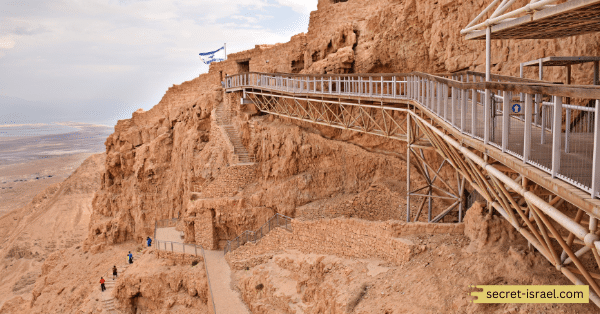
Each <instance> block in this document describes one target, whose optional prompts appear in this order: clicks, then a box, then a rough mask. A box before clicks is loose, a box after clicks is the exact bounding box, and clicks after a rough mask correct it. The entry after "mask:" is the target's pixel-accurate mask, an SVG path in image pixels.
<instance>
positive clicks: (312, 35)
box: [86, 0, 600, 247]
mask: <svg viewBox="0 0 600 314" xmlns="http://www.w3.org/2000/svg"><path fill="white" fill-rule="evenodd" d="M524 2H525V0H520V1H518V3H516V4H515V5H520V4H523V3H524ZM485 5H487V2H485V1H475V2H468V1H448V0H443V1H437V2H423V1H416V0H402V1H392V0H374V1H366V2H365V1H346V2H335V1H331V0H321V1H319V4H318V10H317V11H314V12H312V13H311V19H310V24H309V29H308V32H307V33H306V34H299V35H296V36H293V37H292V38H291V39H290V41H289V42H288V43H283V44H276V45H257V46H256V47H255V48H254V49H251V50H247V51H243V52H239V53H235V54H231V55H229V56H228V60H226V61H224V62H218V63H213V64H212V65H211V68H210V71H209V74H206V75H201V76H200V77H199V78H197V79H194V80H192V81H189V82H185V83H183V84H182V85H179V86H174V87H172V88H171V89H169V90H168V91H167V93H166V94H165V96H164V98H163V99H162V100H161V102H160V103H159V104H158V105H157V106H155V107H154V108H153V109H152V110H150V111H148V112H143V111H137V112H135V113H134V114H133V116H132V118H131V119H128V120H122V121H119V123H118V124H117V126H116V127H115V133H114V134H113V135H111V136H110V137H109V138H108V139H107V141H106V145H107V158H106V171H105V172H104V173H103V175H102V188H101V191H100V192H99V193H98V194H97V197H96V198H95V200H94V215H93V216H92V222H91V224H90V232H89V236H88V241H87V242H86V244H87V245H88V246H91V245H94V244H99V243H119V242H123V241H126V240H129V239H135V240H140V239H143V238H144V237H145V236H148V235H151V234H152V233H153V224H154V221H155V220H159V219H164V218H171V217H184V218H189V220H188V221H189V222H190V225H189V226H187V227H185V228H184V229H186V230H185V231H186V240H187V241H196V239H195V238H194V236H193V235H194V234H198V231H197V230H194V229H193V228H194V227H193V224H194V223H193V221H197V220H198V219H200V220H206V219H205V218H206V217H209V219H208V220H212V223H211V224H212V225H211V226H210V227H209V229H210V230H209V231H210V233H213V234H215V238H214V239H213V240H214V241H213V240H211V241H210V243H213V244H211V245H213V246H214V247H218V246H222V242H223V241H224V240H226V239H230V238H231V237H233V236H235V234H238V233H240V232H242V231H244V230H252V229H256V228H257V227H259V226H260V225H261V224H263V223H264V222H265V221H266V219H267V218H268V217H269V216H270V215H271V214H273V213H282V214H285V215H289V216H294V215H297V214H299V213H301V214H302V215H304V216H305V217H313V218H315V217H318V216H323V215H324V216H326V217H336V216H342V215H343V216H350V217H360V218H364V219H373V220H385V219H401V218H402V217H400V216H399V215H401V213H400V212H399V211H397V210H394V211H392V210H390V209H388V208H392V207H394V208H395V209H397V208H401V207H403V206H405V204H403V202H404V201H403V199H404V195H403V193H405V191H404V190H405V183H404V182H405V173H406V170H405V163H404V160H403V159H402V156H405V153H404V152H405V146H404V144H403V143H401V142H396V141H389V140H387V139H385V138H383V137H377V136H372V135H365V134H359V133H355V132H352V131H343V130H337V129H332V128H328V127H326V126H316V125H311V124H307V123H303V122H298V121H292V120H288V119H277V118H274V117H268V118H266V117H265V116H262V115H260V114H259V113H257V110H256V108H253V107H252V106H242V105H239V99H240V98H241V97H242V95H241V93H233V94H229V95H224V94H223V91H222V89H221V87H220V86H221V85H220V81H221V79H222V78H223V77H224V75H226V74H235V73H240V72H246V71H259V72H293V73H299V72H300V73H337V74H339V73H360V72H362V73H367V72H374V73H377V72H386V73H398V72H410V71H423V72H429V73H436V72H448V71H457V70H462V69H471V70H482V69H483V66H484V59H485V55H484V49H483V45H484V44H483V42H479V41H465V40H464V38H463V37H462V36H461V35H460V33H459V32H460V30H461V28H463V27H464V26H465V25H467V24H468V23H469V21H470V20H471V19H472V18H473V17H475V16H476V15H477V14H478V13H479V12H481V10H482V9H483V8H484V6H485ZM599 39H600V35H597V34H589V35H583V36H577V37H572V38H564V39H556V40H544V41H541V40H518V41H516V40H515V41H513V40H503V41H494V42H493V44H492V49H493V54H492V57H493V60H492V64H493V68H492V71H493V72H494V73H499V74H510V75H517V74H518V71H519V63H520V62H523V61H527V60H531V59H535V58H540V57H544V56H550V55H598V54H599V53H600V40H599ZM590 67H591V65H584V66H581V67H579V66H578V67H575V68H574V70H573V82H574V83H590V80H591V76H590V75H589V73H591V71H590V69H591V68H590ZM534 71H535V69H530V70H526V72H525V74H526V76H528V77H530V78H534V77H535V75H534V73H533V72H534ZM545 73H546V77H545V79H547V80H552V81H560V80H563V76H562V75H563V73H562V70H560V69H548V71H546V72H545ZM219 104H223V105H224V106H226V108H227V109H228V110H231V111H232V113H233V117H232V125H234V126H235V127H236V129H237V131H238V132H239V133H240V134H239V135H240V138H241V139H242V142H243V144H244V145H245V146H246V148H247V149H248V151H249V152H250V153H251V154H254V155H256V157H257V160H258V163H257V165H256V169H255V170H254V171H255V173H254V174H255V177H254V178H253V179H252V178H251V179H249V180H245V181H244V182H243V184H239V186H238V183H235V184H233V183H232V184H231V185H232V186H233V185H235V189H232V190H229V191H224V192H223V191H216V192H215V193H213V192H214V191H212V192H210V193H205V192H206V191H201V190H202V189H209V190H210V189H216V188H215V186H217V188H219V189H220V187H218V184H221V185H223V184H222V183H223V182H221V183H219V177H221V176H226V175H227V173H228V172H229V171H228V170H227V169H228V168H229V166H231V163H232V151H231V150H232V149H231V147H232V146H231V145H230V144H227V143H226V139H225V138H224V136H223V134H222V131H221V130H220V129H219V127H218V126H216V124H215V117H214V115H211V112H214V109H215V108H216V107H217V106H218V105H219ZM251 107H252V108H251ZM340 141H345V142H346V143H340ZM349 143H351V144H349ZM353 146H354V148H353ZM398 152H400V153H398ZM393 153H396V155H394V154H393ZM427 154H430V153H427ZM426 158H428V159H429V158H432V159H436V158H438V157H437V156H435V154H431V155H427V156H426ZM436 160H437V159H436ZM444 171H446V170H444ZM444 175H445V174H444ZM419 180H420V179H415V181H414V184H420V183H419ZM221 181H223V180H221ZM384 181H385V182H384ZM211 184H212V185H211ZM192 192H198V193H200V194H199V195H200V196H198V197H196V196H194V197H195V203H194V204H191V203H190V199H191V197H192ZM202 194H204V196H202ZM208 194H210V195H208ZM207 195H208V196H207ZM438 205H439V206H443V205H444V204H437V203H434V208H436V207H437V206H438ZM381 208H383V210H381ZM374 209H376V210H374ZM200 231H202V230H200ZM200 233H202V232H200ZM219 243H221V244H219ZM211 245H209V247H210V246H211Z"/></svg>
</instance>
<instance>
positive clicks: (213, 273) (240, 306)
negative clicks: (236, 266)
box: [156, 228, 250, 314]
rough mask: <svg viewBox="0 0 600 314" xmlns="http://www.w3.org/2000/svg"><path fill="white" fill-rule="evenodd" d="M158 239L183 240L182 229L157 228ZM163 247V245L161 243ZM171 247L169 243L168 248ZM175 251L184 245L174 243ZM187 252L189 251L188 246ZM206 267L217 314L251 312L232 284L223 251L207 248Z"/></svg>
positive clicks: (180, 249) (243, 313) (178, 250)
mask: <svg viewBox="0 0 600 314" xmlns="http://www.w3.org/2000/svg"><path fill="white" fill-rule="evenodd" d="M156 240H158V241H172V242H180V243H181V242H183V240H182V239H181V231H177V230H175V228H158V229H156ZM161 247H162V245H161ZM170 249H171V247H170V245H168V247H167V250H170ZM172 249H173V251H175V252H182V251H183V249H182V246H180V245H173V247H172ZM186 252H191V251H188V249H187V248H186ZM204 254H205V255H206V261H205V263H206V267H207V269H208V274H207V275H208V280H210V285H211V289H212V295H213V298H214V303H215V308H216V310H217V314H245V313H250V312H249V311H248V309H247V308H246V305H245V304H244V303H243V302H242V300H241V298H240V294H239V292H237V291H236V290H234V289H233V288H232V284H231V269H230V268H229V264H227V261H225V256H224V255H223V251H221V250H219V251H209V250H205V251H204Z"/></svg>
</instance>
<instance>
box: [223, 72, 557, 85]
mask: <svg viewBox="0 0 600 314" xmlns="http://www.w3.org/2000/svg"><path fill="white" fill-rule="evenodd" d="M415 73H419V72H408V73H404V72H401V73H345V74H297V73H282V72H273V73H269V72H256V71H251V72H243V73H238V74H231V75H227V76H225V79H227V78H232V77H235V76H238V75H241V74H259V75H274V76H286V77H317V78H320V77H323V78H325V77H326V78H330V77H331V78H334V77H340V76H344V77H380V76H383V77H391V76H408V75H414V74H415ZM434 75H436V76H440V77H441V76H457V75H475V76H478V77H485V73H483V72H477V71H470V70H462V71H456V72H441V73H436V74H434ZM490 77H491V79H492V80H505V81H509V82H530V83H548V82H547V81H540V80H534V79H528V78H522V77H516V76H508V75H500V74H491V76H490Z"/></svg>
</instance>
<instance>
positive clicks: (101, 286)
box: [100, 277, 106, 292]
mask: <svg viewBox="0 0 600 314" xmlns="http://www.w3.org/2000/svg"><path fill="white" fill-rule="evenodd" d="M104 281H105V280H104V278H102V277H100V289H102V292H104V290H106V287H105V286H104Z"/></svg>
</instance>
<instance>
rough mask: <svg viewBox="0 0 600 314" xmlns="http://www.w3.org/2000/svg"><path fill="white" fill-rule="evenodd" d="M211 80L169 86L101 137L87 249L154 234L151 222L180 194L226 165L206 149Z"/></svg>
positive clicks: (175, 205) (214, 97)
mask: <svg viewBox="0 0 600 314" xmlns="http://www.w3.org/2000/svg"><path fill="white" fill-rule="evenodd" d="M211 78H212V77H211V76H210V75H205V76H203V77H201V78H197V79H195V80H192V81H190V82H186V83H183V84H182V85H180V86H174V87H172V88H171V89H169V91H167V93H166V94H165V96H164V97H163V99H162V100H161V102H160V103H159V104H158V105H156V106H155V107H154V108H153V109H152V110H150V111H148V112H142V111H140V110H138V111H136V112H135V113H133V117H132V118H131V119H128V120H121V121H119V123H118V124H117V125H116V126H115V133H113V134H112V135H111V136H109V137H108V139H107V140H106V153H107V157H106V163H105V166H106V171H105V172H104V173H103V174H102V180H101V190H100V192H98V193H97V195H96V197H95V199H94V202H93V208H94V212H93V215H92V221H91V223H90V233H89V236H88V242H87V244H88V245H90V244H94V243H103V242H108V243H116V242H122V241H125V240H128V239H136V240H137V239H141V237H143V236H146V235H150V234H152V232H153V230H154V221H155V220H159V219H164V218H170V217H174V216H177V215H178V213H180V212H182V209H183V206H184V199H189V196H186V193H189V191H190V190H191V188H192V187H193V186H195V185H197V184H202V182H203V181H205V180H207V179H209V178H211V177H212V176H213V173H214V172H215V171H218V168H219V167H220V166H222V165H225V164H226V162H227V161H226V159H227V156H226V155H225V152H224V151H222V150H214V149H208V148H210V147H211V144H210V143H209V140H210V132H209V131H210V127H211V122H210V112H211V111H212V110H213V108H214V107H215V106H216V105H217V104H218V103H219V102H220V101H221V100H222V94H221V91H220V86H213V85H212V84H211ZM212 81H213V82H214V81H215V80H212Z"/></svg>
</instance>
